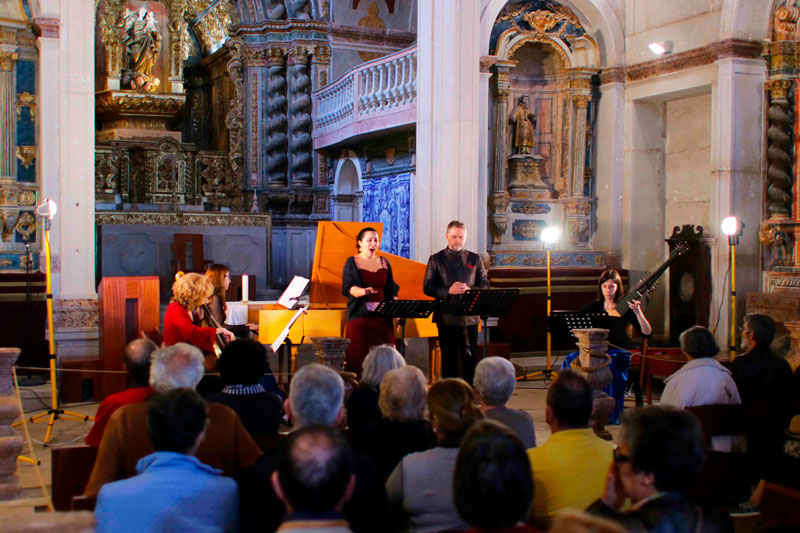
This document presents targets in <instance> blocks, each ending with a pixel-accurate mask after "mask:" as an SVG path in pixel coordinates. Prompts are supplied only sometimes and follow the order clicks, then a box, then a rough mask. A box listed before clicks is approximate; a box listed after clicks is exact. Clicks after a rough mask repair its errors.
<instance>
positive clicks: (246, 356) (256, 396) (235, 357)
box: [207, 339, 283, 442]
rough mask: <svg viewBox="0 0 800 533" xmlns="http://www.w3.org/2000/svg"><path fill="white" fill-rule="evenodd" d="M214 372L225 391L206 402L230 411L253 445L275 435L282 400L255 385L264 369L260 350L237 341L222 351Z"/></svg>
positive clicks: (264, 355)
mask: <svg viewBox="0 0 800 533" xmlns="http://www.w3.org/2000/svg"><path fill="white" fill-rule="evenodd" d="M217 368H218V369H219V375H220V378H222V383H223V384H224V385H225V388H223V389H222V392H218V393H216V394H212V395H210V396H209V397H208V398H207V399H208V401H210V402H217V403H221V404H223V405H227V406H228V407H230V408H231V409H233V410H234V411H235V412H236V414H237V415H239V418H240V419H241V420H242V424H244V427H245V429H246V430H247V431H248V432H249V433H250V435H251V436H252V437H253V439H254V440H256V442H259V439H260V438H261V437H264V436H269V435H275V434H277V433H278V426H279V425H280V422H281V417H282V416H283V400H281V398H280V397H279V396H278V395H277V394H275V393H272V392H267V391H266V390H264V387H262V386H261V384H260V383H259V380H260V379H261V376H263V375H264V373H265V372H267V368H268V367H267V351H266V350H265V349H264V346H263V345H261V344H260V343H258V342H256V341H252V340H250V339H237V340H235V341H233V342H232V343H230V344H228V345H227V346H226V347H225V348H224V349H223V350H222V355H220V357H219V359H218V360H217Z"/></svg>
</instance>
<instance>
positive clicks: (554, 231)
mask: <svg viewBox="0 0 800 533" xmlns="http://www.w3.org/2000/svg"><path fill="white" fill-rule="evenodd" d="M539 238H540V239H541V240H542V245H543V247H544V249H545V251H546V252H547V364H546V368H545V369H544V370H543V371H542V372H533V373H532V374H528V375H526V376H525V379H531V378H533V377H535V376H542V377H543V378H544V379H550V378H551V377H552V375H553V368H552V366H551V364H552V338H551V336H550V313H551V311H552V305H551V299H550V293H551V285H550V252H551V251H552V250H553V245H554V244H555V243H557V242H558V240H559V239H560V238H561V228H559V227H557V226H547V227H546V228H544V229H543V230H542V233H540V234H539Z"/></svg>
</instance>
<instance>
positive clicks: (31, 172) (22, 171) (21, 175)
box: [17, 145, 36, 183]
mask: <svg viewBox="0 0 800 533" xmlns="http://www.w3.org/2000/svg"><path fill="white" fill-rule="evenodd" d="M20 146H22V145H17V148H19V147H20ZM32 148H36V147H35V146H34V147H32ZM17 181H22V182H26V183H33V182H35V181H36V159H35V158H34V159H32V160H31V161H30V162H29V163H28V165H27V166H26V165H24V164H23V163H22V161H20V160H19V158H17Z"/></svg>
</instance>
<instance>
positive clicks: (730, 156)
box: [709, 57, 766, 346]
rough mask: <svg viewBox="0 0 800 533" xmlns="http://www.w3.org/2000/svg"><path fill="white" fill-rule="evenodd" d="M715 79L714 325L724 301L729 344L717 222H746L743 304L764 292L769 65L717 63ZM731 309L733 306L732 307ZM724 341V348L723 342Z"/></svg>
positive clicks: (739, 279) (740, 259)
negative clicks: (762, 256) (762, 255)
mask: <svg viewBox="0 0 800 533" xmlns="http://www.w3.org/2000/svg"><path fill="white" fill-rule="evenodd" d="M715 64H716V65H717V79H716V84H715V85H714V87H713V89H712V90H713V93H712V99H711V100H712V102H713V106H714V109H713V110H712V115H711V116H712V117H713V118H712V131H711V169H712V181H711V183H713V184H714V188H713V189H712V194H711V220H712V221H714V222H713V223H712V224H710V226H711V227H710V228H709V230H710V233H711V235H712V236H715V237H717V244H716V250H713V252H712V253H713V258H714V266H713V279H714V290H713V296H712V301H711V308H712V316H711V323H714V322H716V318H717V317H716V316H714V315H715V314H716V310H717V309H719V308H720V304H721V303H722V304H723V306H722V313H723V315H722V316H723V319H722V320H720V321H719V325H720V327H719V329H718V330H717V339H719V340H720V341H721V344H720V346H723V345H727V343H728V341H727V340H724V339H729V335H730V333H729V330H728V327H729V325H730V321H729V320H727V317H728V312H727V311H726V310H725V309H726V308H725V305H728V306H729V305H730V302H729V298H730V293H729V292H728V291H727V290H726V286H725V283H724V280H725V278H726V276H725V273H726V271H727V269H728V260H729V249H728V241H727V239H726V238H725V235H723V234H722V231H721V230H720V227H719V224H720V222H721V221H722V219H723V218H725V217H727V216H728V215H735V216H736V217H738V218H739V219H740V220H742V221H743V222H744V223H745V224H746V227H745V230H744V234H743V235H742V238H741V240H740V244H739V246H737V248H736V293H737V295H738V297H739V298H738V299H739V302H743V301H744V299H745V298H744V296H745V295H747V293H750V292H759V291H760V290H761V273H760V271H759V265H760V255H759V254H760V248H759V242H758V233H759V232H758V227H759V224H760V222H761V216H762V213H761V206H762V202H761V198H762V183H761V168H762V167H761V165H762V152H763V147H764V131H763V116H764V111H765V110H764V104H763V102H764V81H765V73H766V69H765V65H764V61H763V60H761V59H747V58H736V57H732V58H725V59H720V60H718V61H716V62H715ZM736 308H737V315H738V316H737V324H741V319H742V317H743V316H744V311H745V306H744V305H737V306H736ZM728 309H729V307H728ZM723 343H724V344H723Z"/></svg>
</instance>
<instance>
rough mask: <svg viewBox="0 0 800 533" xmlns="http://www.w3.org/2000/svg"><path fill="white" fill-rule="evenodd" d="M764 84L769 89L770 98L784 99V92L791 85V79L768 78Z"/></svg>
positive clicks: (785, 92)
mask: <svg viewBox="0 0 800 533" xmlns="http://www.w3.org/2000/svg"><path fill="white" fill-rule="evenodd" d="M764 85H765V86H766V89H767V90H768V91H769V95H770V100H786V94H787V92H788V91H789V88H790V87H791V86H792V80H791V79H786V78H778V79H773V80H769V81H767V82H766V83H765V84H764Z"/></svg>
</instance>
